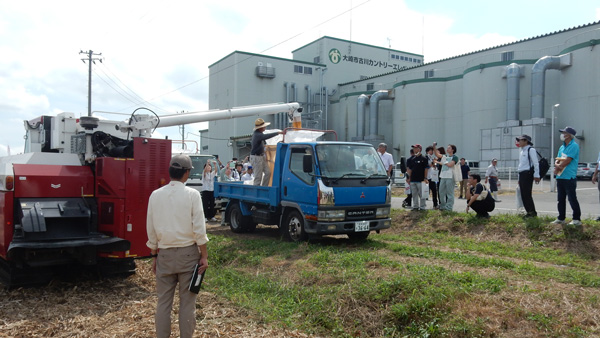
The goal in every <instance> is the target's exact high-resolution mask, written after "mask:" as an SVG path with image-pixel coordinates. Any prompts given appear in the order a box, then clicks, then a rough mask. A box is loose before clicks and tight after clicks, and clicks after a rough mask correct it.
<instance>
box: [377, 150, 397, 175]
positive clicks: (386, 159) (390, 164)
mask: <svg viewBox="0 0 600 338" xmlns="http://www.w3.org/2000/svg"><path fill="white" fill-rule="evenodd" d="M386 150H387V144H385V143H379V146H378V147H377V152H378V153H379V157H381V160H382V161H383V167H384V168H385V171H387V175H388V177H392V169H394V158H393V157H392V154H390V153H388V152H386Z"/></svg>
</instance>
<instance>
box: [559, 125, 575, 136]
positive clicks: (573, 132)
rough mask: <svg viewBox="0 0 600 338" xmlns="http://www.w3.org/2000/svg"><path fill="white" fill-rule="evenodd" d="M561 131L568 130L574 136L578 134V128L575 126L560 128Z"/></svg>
mask: <svg viewBox="0 0 600 338" xmlns="http://www.w3.org/2000/svg"><path fill="white" fill-rule="evenodd" d="M558 131H560V132H561V133H563V132H567V133H569V134H571V135H573V136H575V135H577V130H575V129H573V127H569V126H566V127H565V129H559V130H558Z"/></svg>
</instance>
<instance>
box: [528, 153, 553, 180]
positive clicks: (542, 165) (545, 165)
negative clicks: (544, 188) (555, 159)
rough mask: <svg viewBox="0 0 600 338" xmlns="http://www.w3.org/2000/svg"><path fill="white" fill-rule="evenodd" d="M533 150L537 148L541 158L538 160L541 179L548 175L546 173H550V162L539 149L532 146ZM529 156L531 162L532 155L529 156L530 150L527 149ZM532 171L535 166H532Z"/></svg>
mask: <svg viewBox="0 0 600 338" xmlns="http://www.w3.org/2000/svg"><path fill="white" fill-rule="evenodd" d="M531 148H532V149H533V150H535V152H536V153H537V156H538V158H539V160H538V166H539V169H540V179H544V177H545V176H546V174H547V173H548V170H549V169H550V163H549V162H548V160H547V159H546V158H545V157H542V155H541V154H540V152H539V151H537V149H535V148H533V147H531ZM527 157H528V158H529V163H530V164H531V156H529V151H527ZM531 171H532V172H533V171H534V168H533V166H531Z"/></svg>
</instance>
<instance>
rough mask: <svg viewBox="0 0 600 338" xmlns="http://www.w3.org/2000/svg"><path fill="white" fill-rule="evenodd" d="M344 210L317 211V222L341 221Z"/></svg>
mask: <svg viewBox="0 0 600 338" xmlns="http://www.w3.org/2000/svg"><path fill="white" fill-rule="evenodd" d="M343 220H344V210H319V221H343Z"/></svg>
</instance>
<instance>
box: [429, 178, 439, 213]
mask: <svg viewBox="0 0 600 338" xmlns="http://www.w3.org/2000/svg"><path fill="white" fill-rule="evenodd" d="M429 191H430V192H431V196H432V199H433V206H434V207H437V206H438V188H437V182H434V181H429Z"/></svg>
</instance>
